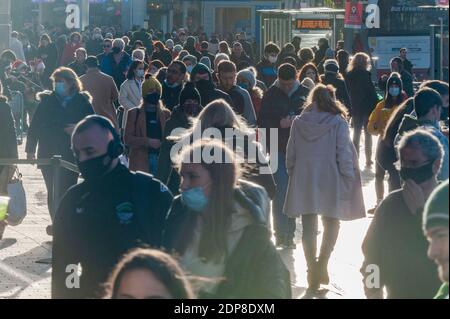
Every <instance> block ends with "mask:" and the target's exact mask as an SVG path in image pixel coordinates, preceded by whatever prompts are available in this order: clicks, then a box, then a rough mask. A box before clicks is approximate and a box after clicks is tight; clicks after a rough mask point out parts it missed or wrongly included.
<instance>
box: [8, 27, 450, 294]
mask: <svg viewBox="0 0 450 319" xmlns="http://www.w3.org/2000/svg"><path fill="white" fill-rule="evenodd" d="M41 33H42V34H40V35H39V36H38V37H36V36H35V37H34V38H35V39H36V38H39V40H38V44H37V46H36V47H35V46H34V44H33V43H32V42H31V40H30V39H29V38H30V36H29V35H28V36H27V35H26V33H23V34H20V33H18V32H13V34H12V39H13V41H12V42H11V48H10V50H5V51H4V52H3V53H2V54H1V56H0V80H1V84H2V86H1V87H2V95H1V97H0V140H1V141H2V146H1V147H0V158H17V157H18V152H17V140H16V130H15V128H14V125H15V118H14V116H13V115H12V114H11V109H10V106H9V105H8V101H11V99H12V96H13V92H15V91H23V93H24V98H25V100H26V101H28V104H27V105H28V108H29V109H32V111H30V116H29V120H28V121H27V120H26V121H25V122H27V139H26V146H25V152H26V153H27V158H28V159H35V158H36V157H37V158H38V159H48V158H52V156H54V155H60V156H62V159H63V160H66V161H69V162H72V163H75V164H76V165H77V166H78V168H79V171H80V173H81V177H82V181H80V182H79V183H77V182H78V179H79V174H78V173H74V172H71V171H68V170H62V171H61V172H60V174H58V175H57V176H56V177H55V176H54V173H55V172H54V170H53V169H52V168H50V167H46V166H42V167H39V168H40V169H41V171H42V175H43V178H44V181H45V185H46V188H47V191H48V208H49V212H50V216H51V220H52V224H51V225H49V226H48V227H47V233H48V234H49V235H52V236H53V248H52V249H53V270H52V297H54V298H96V297H97V298H100V297H103V298H183V299H190V298H291V297H292V293H291V279H290V274H289V271H288V269H287V268H286V266H285V265H284V263H283V261H282V260H281V258H280V256H279V252H278V250H277V248H278V249H287V250H288V249H295V248H296V242H295V240H294V237H295V231H296V226H297V225H296V219H297V218H301V224H302V247H303V251H304V255H305V259H306V264H307V269H306V270H305V276H306V277H307V282H308V289H307V291H306V294H305V297H308V296H314V295H315V294H316V293H317V292H318V291H319V289H320V287H321V285H322V284H324V285H326V284H328V283H329V282H330V276H329V272H328V262H329V260H330V257H331V255H332V252H333V250H334V247H335V245H336V242H337V240H338V236H339V229H340V223H341V221H350V220H356V219H360V218H364V217H365V216H366V207H365V203H364V200H363V192H362V181H361V169H364V168H360V166H359V156H360V154H359V150H360V138H361V133H362V131H363V130H364V142H365V161H366V168H367V169H371V168H372V166H375V185H376V196H377V201H378V202H377V205H376V207H374V208H372V209H370V210H369V213H370V214H373V215H374V218H373V220H372V222H371V226H370V228H369V230H368V232H367V234H366V237H365V239H364V243H363V246H362V250H363V253H364V257H365V260H364V264H363V265H362V267H361V273H362V275H363V277H364V283H363V285H364V287H365V292H366V295H367V297H368V298H383V297H388V298H432V297H434V296H435V295H436V293H437V292H438V290H439V287H440V285H441V284H442V283H444V285H443V287H442V288H441V289H440V290H439V295H438V296H439V297H440V298H442V297H443V298H445V297H446V298H448V177H449V176H448V175H449V167H448V166H449V163H448V161H449V145H448V116H449V115H448V107H449V104H448V103H449V86H448V83H445V82H442V81H438V80H430V81H425V82H423V83H421V85H420V87H419V89H418V90H416V92H415V91H414V88H413V82H412V79H413V75H412V73H413V69H412V68H413V65H412V64H411V63H410V62H409V60H407V57H406V53H407V52H406V50H405V49H401V50H400V52H399V56H398V57H393V58H392V60H391V72H390V73H389V74H386V75H383V76H382V77H381V78H380V80H379V81H378V83H374V82H373V81H372V75H371V66H372V62H371V57H370V55H368V54H366V53H363V52H358V53H356V54H354V55H351V54H350V53H348V52H346V51H345V50H343V49H342V44H343V43H342V41H340V42H339V43H338V44H337V47H338V48H340V49H339V50H336V51H333V50H332V49H331V48H330V46H329V42H328V40H327V39H326V38H323V39H320V40H319V42H318V46H317V48H314V50H313V49H312V48H307V47H302V46H301V38H300V37H295V38H294V39H293V40H292V42H291V43H287V44H285V45H284V47H283V48H280V47H279V46H278V45H276V44H275V43H268V44H267V45H266V46H265V47H264V48H263V50H262V51H263V56H262V57H261V59H260V61H257V60H256V55H255V53H254V52H253V48H252V45H251V44H250V43H249V42H248V41H247V40H246V38H245V34H244V33H240V34H237V35H236V37H235V38H234V39H232V41H228V42H227V41H220V38H219V37H217V36H212V37H211V38H210V39H208V38H207V37H206V34H203V33H202V34H200V35H199V36H197V37H195V36H193V35H190V34H188V33H187V32H185V31H183V30H180V31H178V32H174V33H172V34H166V35H164V36H163V35H162V34H159V33H156V32H147V31H146V30H145V29H141V30H136V31H134V32H130V33H127V34H126V35H123V36H119V34H118V33H117V32H115V31H114V30H110V29H107V30H105V29H103V30H102V29H101V28H94V29H92V30H90V31H86V32H84V33H83V34H80V33H77V32H73V33H71V34H70V35H64V34H58V33H57V32H56V33H53V34H47V33H45V30H41ZM21 41H22V42H21ZM28 70H31V72H30V73H28ZM30 82H31V83H33V85H30ZM36 93H39V94H37V95H36ZM33 94H34V95H36V98H34V95H33ZM16 124H17V122H16ZM351 127H352V128H353V136H352V135H351V130H350V128H351ZM210 129H216V130H218V131H219V132H221V133H222V135H221V137H220V138H218V137H217V136H214V135H211V136H210V135H208V134H209V133H208V130H210ZM227 130H233V132H235V134H234V135H233V136H232V137H231V138H230V137H229V136H228V135H227V134H226V132H227ZM196 132H200V133H201V134H200V138H198V135H196ZM236 132H237V133H239V134H237V133H236ZM205 135H206V137H205ZM263 135H264V136H263ZM373 135H375V136H378V144H377V146H376V154H375V155H374V156H373V154H372V136H373ZM241 136H243V137H242V138H241ZM263 137H264V138H263ZM273 140H275V143H273ZM264 142H265V143H264ZM180 143H181V144H183V145H184V147H182V148H181V149H180V150H179V151H178V152H175V153H176V154H175V156H173V153H174V151H173V150H174V148H176V146H177V145H179V144H180ZM250 146H252V147H253V146H254V147H255V148H256V149H257V153H258V155H260V154H261V155H262V156H257V159H255V158H253V157H252V154H251V152H247V151H248V150H249V149H250ZM36 153H37V155H36ZM196 154H209V155H211V156H210V157H208V156H201V157H200V158H199V159H198V158H197V160H195V158H196ZM268 154H270V156H268ZM240 155H242V161H237V160H234V161H231V162H230V161H226V160H224V159H225V158H234V159H236V157H237V156H240ZM210 158H213V159H214V160H212V161H211V159H210ZM268 158H270V160H269V159H268ZM274 162H275V163H276V167H275V168H274V167H273V165H272V164H273V163H274ZM262 168H264V169H265V171H266V172H265V173H263V172H262V170H261V169H262ZM13 172H14V169H13V168H12V167H9V166H1V167H0V177H1V178H0V194H2V193H5V192H6V190H5V189H4V187H3V188H2V184H3V185H6V184H7V182H8V180H9V179H10V178H11V176H12V174H13ZM386 172H387V173H388V175H389V183H388V184H389V194H388V195H385V191H384V179H385V173H386ZM55 178H59V181H58V183H57V185H59V187H60V189H59V192H61V193H65V195H64V196H63V198H62V199H61V200H60V201H59V202H56V199H55V198H54V197H53V188H54V185H53V184H54V182H55ZM271 202H272V205H271ZM271 216H272V218H271ZM319 216H320V217H321V220H322V222H323V228H324V231H323V235H322V237H323V238H322V240H321V246H320V248H319V247H317V246H318V245H317V241H318V238H317V237H318V234H319V232H318V220H319V218H318V217H319ZM271 220H272V222H271ZM6 225H7V222H6V221H0V238H1V234H2V233H3V231H4V228H5V227H6ZM272 229H273V234H274V236H275V242H273V241H272V240H271V237H272ZM427 240H428V242H429V244H428V243H427ZM143 245H145V246H149V247H152V250H150V249H143V248H141V247H143ZM428 245H429V248H427V247H428ZM317 250H319V253H318V252H317ZM427 250H428V256H427ZM433 262H435V263H437V264H438V266H439V274H438V272H437V271H436V265H434V264H433ZM68 265H81V267H82V275H81V277H80V286H79V288H73V287H70V286H68V285H67V280H66V279H67V276H68V273H67V272H66V268H67V266H68ZM370 265H377V266H378V267H379V269H380V278H381V287H377V288H372V287H369V286H368V285H367V284H366V279H367V276H368V272H367V270H366V269H367V267H368V266H370ZM417 274H420V275H419V276H418V275H417ZM192 278H194V280H193V279H192ZM355 280H358V278H355ZM193 281H195V284H194V283H193ZM383 288H385V289H386V291H387V296H384V295H383Z"/></svg>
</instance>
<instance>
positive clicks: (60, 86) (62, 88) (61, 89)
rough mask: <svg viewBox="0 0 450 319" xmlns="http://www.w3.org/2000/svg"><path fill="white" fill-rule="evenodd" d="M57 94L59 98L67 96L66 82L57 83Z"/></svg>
mask: <svg viewBox="0 0 450 319" xmlns="http://www.w3.org/2000/svg"><path fill="white" fill-rule="evenodd" d="M55 92H56V94H58V95H59V96H63V95H65V94H66V85H65V84H64V82H56V83H55Z"/></svg>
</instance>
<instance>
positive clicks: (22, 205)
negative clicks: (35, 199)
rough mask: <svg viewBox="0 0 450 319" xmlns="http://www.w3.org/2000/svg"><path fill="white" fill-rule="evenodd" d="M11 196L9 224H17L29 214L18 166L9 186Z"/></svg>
mask: <svg viewBox="0 0 450 319" xmlns="http://www.w3.org/2000/svg"><path fill="white" fill-rule="evenodd" d="M7 190H8V196H9V198H10V201H9V205H8V218H7V221H8V224H9V225H12V226H17V225H19V224H21V223H22V221H23V220H24V218H25V216H26V215H27V198H26V195H25V189H24V187H23V183H22V174H20V172H19V170H18V169H17V168H16V171H15V173H14V176H13V178H12V179H11V181H10V182H9V183H8V186H7Z"/></svg>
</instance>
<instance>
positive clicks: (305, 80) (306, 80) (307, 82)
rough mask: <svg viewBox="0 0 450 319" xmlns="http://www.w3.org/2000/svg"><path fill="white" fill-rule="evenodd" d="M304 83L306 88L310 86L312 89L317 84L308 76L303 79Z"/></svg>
mask: <svg viewBox="0 0 450 319" xmlns="http://www.w3.org/2000/svg"><path fill="white" fill-rule="evenodd" d="M302 85H304V86H305V87H306V88H308V90H310V91H312V89H314V87H315V86H316V84H315V83H314V81H313V80H311V79H310V78H308V77H306V78H304V79H303V81H302Z"/></svg>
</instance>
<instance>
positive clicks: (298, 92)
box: [258, 80, 309, 153]
mask: <svg viewBox="0 0 450 319" xmlns="http://www.w3.org/2000/svg"><path fill="white" fill-rule="evenodd" d="M308 93H309V90H308V89H307V88H306V87H305V86H304V85H302V84H300V82H299V81H297V82H296V83H295V85H294V87H293V88H292V91H291V92H290V93H289V94H286V93H285V92H283V90H281V89H280V87H279V83H278V80H277V81H275V83H274V84H273V85H272V86H271V87H270V89H269V90H268V91H267V92H266V94H265V95H264V97H263V100H262V102H261V111H260V113H259V118H258V126H259V127H260V128H264V129H266V132H265V134H266V145H267V149H268V150H269V151H270V128H276V129H278V152H280V153H286V145H287V142H288V139H289V134H290V128H281V127H280V121H281V119H283V118H285V117H287V116H289V115H299V114H300V113H301V111H302V109H303V104H304V103H305V101H306V98H307V96H308Z"/></svg>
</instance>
